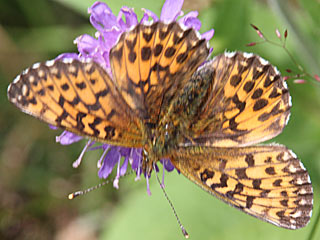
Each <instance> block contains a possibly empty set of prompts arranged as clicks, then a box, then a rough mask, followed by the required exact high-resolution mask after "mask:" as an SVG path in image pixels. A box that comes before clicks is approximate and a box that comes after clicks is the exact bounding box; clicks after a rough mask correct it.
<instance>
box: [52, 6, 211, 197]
mask: <svg viewBox="0 0 320 240" xmlns="http://www.w3.org/2000/svg"><path fill="white" fill-rule="evenodd" d="M182 5H183V0H166V1H165V3H164V5H163V8H162V11H161V15H160V21H163V22H165V23H169V22H172V21H178V22H179V23H180V24H182V25H184V26H186V27H188V28H194V29H195V30H197V31H198V30H200V27H201V22H200V20H199V19H198V18H197V16H198V12H196V11H192V12H189V13H188V14H186V15H183V12H182V11H181V8H182ZM142 11H144V15H143V17H142V18H141V20H140V21H139V20H138V18H137V15H136V14H135V12H134V11H133V9H132V8H129V7H122V8H121V10H120V12H119V13H118V15H117V16H116V15H114V14H113V13H112V10H111V9H110V8H109V7H108V5H107V4H106V3H103V2H96V3H94V4H93V5H92V6H91V7H90V8H89V9H88V12H89V14H90V22H91V24H92V25H93V26H94V27H95V28H96V30H97V32H96V34H95V37H92V36H89V35H87V34H84V35H81V36H79V37H78V38H76V40H75V43H76V44H77V47H78V51H79V54H76V53H64V54H61V55H60V56H58V58H60V59H61V58H73V59H83V60H86V59H92V60H93V61H95V62H97V63H99V64H100V65H101V66H102V67H103V68H104V69H105V70H106V71H107V72H108V73H109V75H110V76H112V73H111V69H110V62H109V53H110V50H111V48H112V47H113V46H114V45H115V44H116V42H117V40H118V38H119V36H120V35H121V34H122V33H123V32H125V31H128V30H129V29H130V28H132V27H133V26H135V25H137V24H138V23H139V22H140V23H145V22H148V21H149V20H153V21H159V18H158V16H157V15H156V14H155V13H153V12H152V11H150V10H147V9H142ZM179 17H180V18H179ZM178 18H179V19H178ZM123 19H125V20H123ZM213 34H214V30H213V29H211V30H210V31H208V32H206V33H203V34H202V38H204V39H206V40H207V41H208V40H210V39H211V38H212V37H213ZM81 139H82V137H80V136H77V135H75V134H73V133H70V132H67V131H64V132H63V133H62V134H61V135H60V136H58V137H57V139H56V141H57V142H60V143H61V144H63V145H68V144H71V143H74V142H77V141H80V140H81ZM94 144H95V142H94V141H92V140H89V141H88V143H87V144H86V146H85V147H84V149H83V151H82V152H81V154H80V156H79V158H78V159H77V160H76V161H75V162H74V163H73V166H74V167H77V166H79V164H80V163H81V159H82V156H83V154H84V153H85V152H86V151H89V150H96V149H102V151H103V153H102V156H101V158H100V159H99V161H98V168H99V172H98V175H99V177H100V178H107V177H108V176H109V175H110V173H111V172H112V170H113V169H114V168H115V167H116V169H117V170H116V171H117V173H116V177H115V180H114V183H113V185H114V187H116V188H118V187H119V185H118V184H119V178H120V176H123V175H124V174H125V173H126V171H127V167H128V164H129V163H130V165H131V167H132V169H133V170H134V171H135V172H136V175H137V178H136V179H139V178H140V175H141V171H142V149H141V148H126V147H120V146H113V145H110V144H101V145H98V146H94ZM160 162H161V163H162V165H163V168H164V170H166V171H172V170H173V169H174V166H173V165H172V164H171V162H170V160H169V159H161V160H160ZM156 170H158V167H156ZM163 172H164V171H163ZM148 178H149V176H146V179H147V186H148V187H147V189H148V193H149V194H150V190H149V185H148V183H149V181H148ZM162 184H163V185H164V183H163V182H162Z"/></svg>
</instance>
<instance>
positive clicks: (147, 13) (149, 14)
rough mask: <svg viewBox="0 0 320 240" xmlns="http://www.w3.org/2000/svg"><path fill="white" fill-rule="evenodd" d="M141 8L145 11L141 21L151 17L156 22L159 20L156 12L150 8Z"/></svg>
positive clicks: (143, 21)
mask: <svg viewBox="0 0 320 240" xmlns="http://www.w3.org/2000/svg"><path fill="white" fill-rule="evenodd" d="M141 10H142V11H143V12H144V14H143V17H142V18H141V21H140V22H141V23H145V22H148V21H149V17H151V18H152V20H153V21H155V22H157V21H159V18H158V16H157V15H156V14H155V13H154V12H152V11H150V10H148V9H145V8H141Z"/></svg>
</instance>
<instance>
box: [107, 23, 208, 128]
mask: <svg viewBox="0 0 320 240" xmlns="http://www.w3.org/2000/svg"><path fill="white" fill-rule="evenodd" d="M208 54H209V49H208V47H207V42H206V40H205V39H200V37H199V36H198V35H197V33H196V31H195V30H193V29H187V30H184V29H182V27H181V26H180V25H179V24H178V23H177V22H172V23H170V24H165V23H162V22H156V23H153V24H152V25H143V24H139V25H137V26H136V27H135V28H134V29H133V30H131V31H129V32H127V33H124V34H123V35H122V36H121V37H120V39H119V41H118V43H117V45H116V46H115V47H114V48H112V49H111V52H110V63H111V68H112V73H113V76H114V79H115V81H116V86H117V87H118V89H119V91H120V93H121V94H122V96H123V97H124V99H125V101H126V103H127V104H128V105H129V106H130V107H131V109H133V110H134V111H135V112H136V114H137V115H138V116H140V118H141V119H144V120H146V122H152V123H156V122H157V120H158V118H159V114H160V111H163V112H166V111H165V109H166V108H167V106H168V102H169V101H170V100H171V99H172V97H173V96H174V95H175V94H176V92H177V91H178V90H179V89H180V88H182V86H184V83H185V82H186V81H188V80H189V78H190V76H191V75H192V73H193V72H194V71H195V70H196V69H197V67H198V66H199V65H200V64H201V63H202V62H204V61H205V59H206V58H207V56H208Z"/></svg>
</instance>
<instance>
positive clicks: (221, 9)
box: [0, 0, 320, 240]
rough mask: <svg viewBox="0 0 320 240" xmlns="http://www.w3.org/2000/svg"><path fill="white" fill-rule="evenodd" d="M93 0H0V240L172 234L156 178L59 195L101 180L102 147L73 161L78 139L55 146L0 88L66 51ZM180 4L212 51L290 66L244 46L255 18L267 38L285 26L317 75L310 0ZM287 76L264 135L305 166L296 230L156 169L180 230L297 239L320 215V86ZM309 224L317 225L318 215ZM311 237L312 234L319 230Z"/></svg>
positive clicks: (271, 49)
mask: <svg viewBox="0 0 320 240" xmlns="http://www.w3.org/2000/svg"><path fill="white" fill-rule="evenodd" d="M93 2H94V1H92V0H82V1H77V0H29V1H25V0H11V1H9V0H0V104H1V110H0V126H1V127H0V239H23V240H24V239H34V240H37V239H57V240H65V239H80V240H81V239H90V240H91V239H108V240H109V239H110V240H116V239H154V240H156V239H182V238H183V237H182V235H181V232H180V229H179V227H178V224H177V222H176V219H175V218H174V215H173V213H172V211H171V209H170V206H169V204H168V202H167V201H166V199H165V197H164V195H163V194H162V192H161V189H160V187H159V185H158V183H157V182H156V180H155V178H154V177H153V178H152V179H151V191H152V195H151V196H148V195H147V192H146V184H145V180H144V179H142V180H141V181H139V182H135V181H134V176H128V177H126V178H124V179H122V180H121V181H120V189H119V190H116V189H114V188H113V187H112V185H108V186H106V187H103V188H101V189H99V190H96V191H94V192H92V193H90V194H88V195H86V196H83V197H79V198H77V199H75V200H72V201H70V200H68V199H67V196H68V194H69V193H70V192H73V191H77V190H79V189H85V188H88V187H90V186H93V185H96V184H97V183H99V182H100V180H99V178H98V176H97V167H96V162H97V160H98V159H99V158H100V155H101V152H99V151H92V152H87V153H86V154H85V156H84V160H83V162H82V164H81V165H80V167H79V168H78V169H73V168H72V162H73V161H74V160H75V159H76V158H77V157H78V156H79V154H80V152H81V150H82V148H83V146H84V145H85V142H86V141H82V142H79V143H76V144H73V145H71V146H61V145H59V144H57V143H55V136H56V135H58V134H60V131H53V130H50V129H49V127H48V126H47V124H44V123H42V122H40V121H38V120H37V119H34V118H32V117H30V116H27V115H25V114H23V113H21V112H20V111H19V110H18V109H16V108H15V107H14V106H13V105H11V104H10V103H9V102H8V100H7V96H6V90H7V86H8V84H9V83H10V82H11V81H12V80H13V79H14V77H15V76H16V75H17V74H19V73H20V72H21V71H22V70H23V69H25V68H26V67H28V66H30V65H32V64H33V63H34V62H39V61H44V60H47V59H52V58H55V57H56V56H57V55H58V54H60V53H63V52H77V49H76V46H75V45H74V44H73V40H74V39H75V38H76V37H77V36H79V35H81V34H84V33H88V34H91V35H92V36H93V35H94V33H95V29H94V28H93V27H92V26H91V25H90V23H89V15H88V14H87V8H88V7H89V6H91V5H92V3H93ZM163 2H164V1H163V0H161V1H149V0H131V1H128V0H117V1H115V0H109V1H107V4H108V5H109V6H110V8H111V9H112V10H113V12H114V13H115V14H116V15H117V13H118V11H119V10H120V8H121V6H124V5H126V6H130V7H134V8H135V11H136V12H137V14H138V16H139V17H141V16H142V12H141V11H140V9H141V8H146V9H150V10H152V11H153V12H155V13H157V14H158V15H159V14H160V11H161V7H162V5H163ZM183 9H184V11H185V12H188V11H190V10H198V11H199V13H200V19H201V21H202V23H203V27H202V29H201V31H202V32H204V31H207V30H209V29H210V28H214V29H215V31H216V32H215V36H214V38H213V39H212V40H211V42H210V44H211V46H213V48H214V52H213V54H219V53H221V52H223V51H224V50H225V49H228V50H242V51H249V52H254V53H257V54H259V55H261V56H262V57H263V58H265V59H267V60H269V61H270V62H271V63H273V64H274V65H276V66H277V67H278V69H279V70H280V71H281V72H282V73H283V74H284V75H285V74H287V73H286V71H285V70H286V69H288V68H290V69H292V70H297V67H296V66H295V64H294V63H293V62H292V61H291V60H290V58H289V57H288V55H286V53H285V51H284V50H283V49H282V48H278V47H276V46H273V45H270V44H262V45H256V46H253V47H247V46H246V44H248V43H250V42H259V41H261V39H260V38H259V37H258V35H257V34H256V32H255V31H254V30H253V29H252V28H251V27H250V24H251V23H252V24H255V25H256V26H258V27H259V28H260V29H261V30H262V32H263V33H264V34H265V35H266V36H267V37H268V38H270V39H271V40H274V41H279V39H277V37H276V34H275V29H276V28H278V29H279V30H280V32H281V33H283V32H284V31H285V29H288V32H289V34H288V40H287V47H288V49H289V51H290V52H291V53H292V55H293V56H294V58H295V59H296V60H297V62H298V63H299V64H301V65H302V66H303V68H304V69H305V70H306V71H307V72H310V73H312V74H320V42H319V39H320V17H319V13H320V1H319V0H288V1H282V0H278V1H276V0H270V1H267V0H243V1H238V0H224V1H223V0H211V1H210V0H198V1H192V0H185V3H184V7H183ZM306 80H307V81H306V83H305V84H295V83H293V81H292V80H288V85H289V88H290V92H291V96H292V101H293V108H292V115H291V119H290V122H289V125H288V126H287V127H286V128H285V130H284V132H283V133H282V134H281V135H280V136H279V137H277V138H276V139H274V141H275V142H279V143H282V144H285V145H286V146H288V147H289V148H291V149H293V150H294V152H295V153H296V154H297V155H298V156H299V158H300V159H301V160H302V161H303V163H304V165H305V166H306V168H307V169H308V171H309V173H310V176H311V179H312V183H313V187H314V192H315V199H314V212H313V213H314V214H313V218H312V219H311V222H310V224H309V225H308V226H307V227H306V228H304V229H301V230H296V231H291V230H285V229H280V228H278V227H275V226H273V225H271V224H268V223H265V222H262V221H261V220H258V219H255V218H253V217H250V216H248V215H246V214H244V213H242V212H240V211H238V210H236V209H234V208H231V207H229V206H228V205H226V204H224V203H223V202H221V201H219V200H217V199H215V198H214V197H212V196H211V195H209V194H207V193H206V192H204V191H203V190H201V189H200V188H198V187H197V186H195V185H194V184H193V183H191V182H190V181H189V180H187V179H186V178H185V177H183V176H181V175H179V174H177V173H176V172H173V173H170V174H166V178H165V180H166V191H167V192H168V194H169V196H170V198H171V200H172V202H173V203H174V206H175V208H176V210H177V212H178V214H179V216H180V218H181V221H182V223H183V224H184V226H185V227H186V229H187V230H188V232H189V234H190V236H191V239H307V238H308V236H309V235H310V232H311V231H312V229H314V228H313V227H314V225H315V224H316V217H317V216H316V215H317V214H318V212H319V200H320V198H319V193H320V191H319V185H320V174H319V173H320V121H319V119H320V86H319V83H318V82H316V81H312V80H311V79H310V78H307V79H306ZM318 224H320V223H318ZM315 230H316V231H315V235H314V237H313V239H320V227H319V228H318V229H315Z"/></svg>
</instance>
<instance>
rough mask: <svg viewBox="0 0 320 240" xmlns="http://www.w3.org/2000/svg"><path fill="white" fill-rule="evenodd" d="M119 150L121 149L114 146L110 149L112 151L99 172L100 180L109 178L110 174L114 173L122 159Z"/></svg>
mask: <svg viewBox="0 0 320 240" xmlns="http://www.w3.org/2000/svg"><path fill="white" fill-rule="evenodd" d="M118 148H119V147H114V146H112V147H111V148H110V151H109V152H108V153H107V155H106V156H105V158H104V160H103V163H102V166H101V168H100V170H99V172H98V176H99V177H100V178H107V177H108V176H109V175H110V173H111V172H112V170H113V168H114V166H115V165H116V163H117V162H118V161H119V159H120V158H121V156H120V153H119V151H118Z"/></svg>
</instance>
